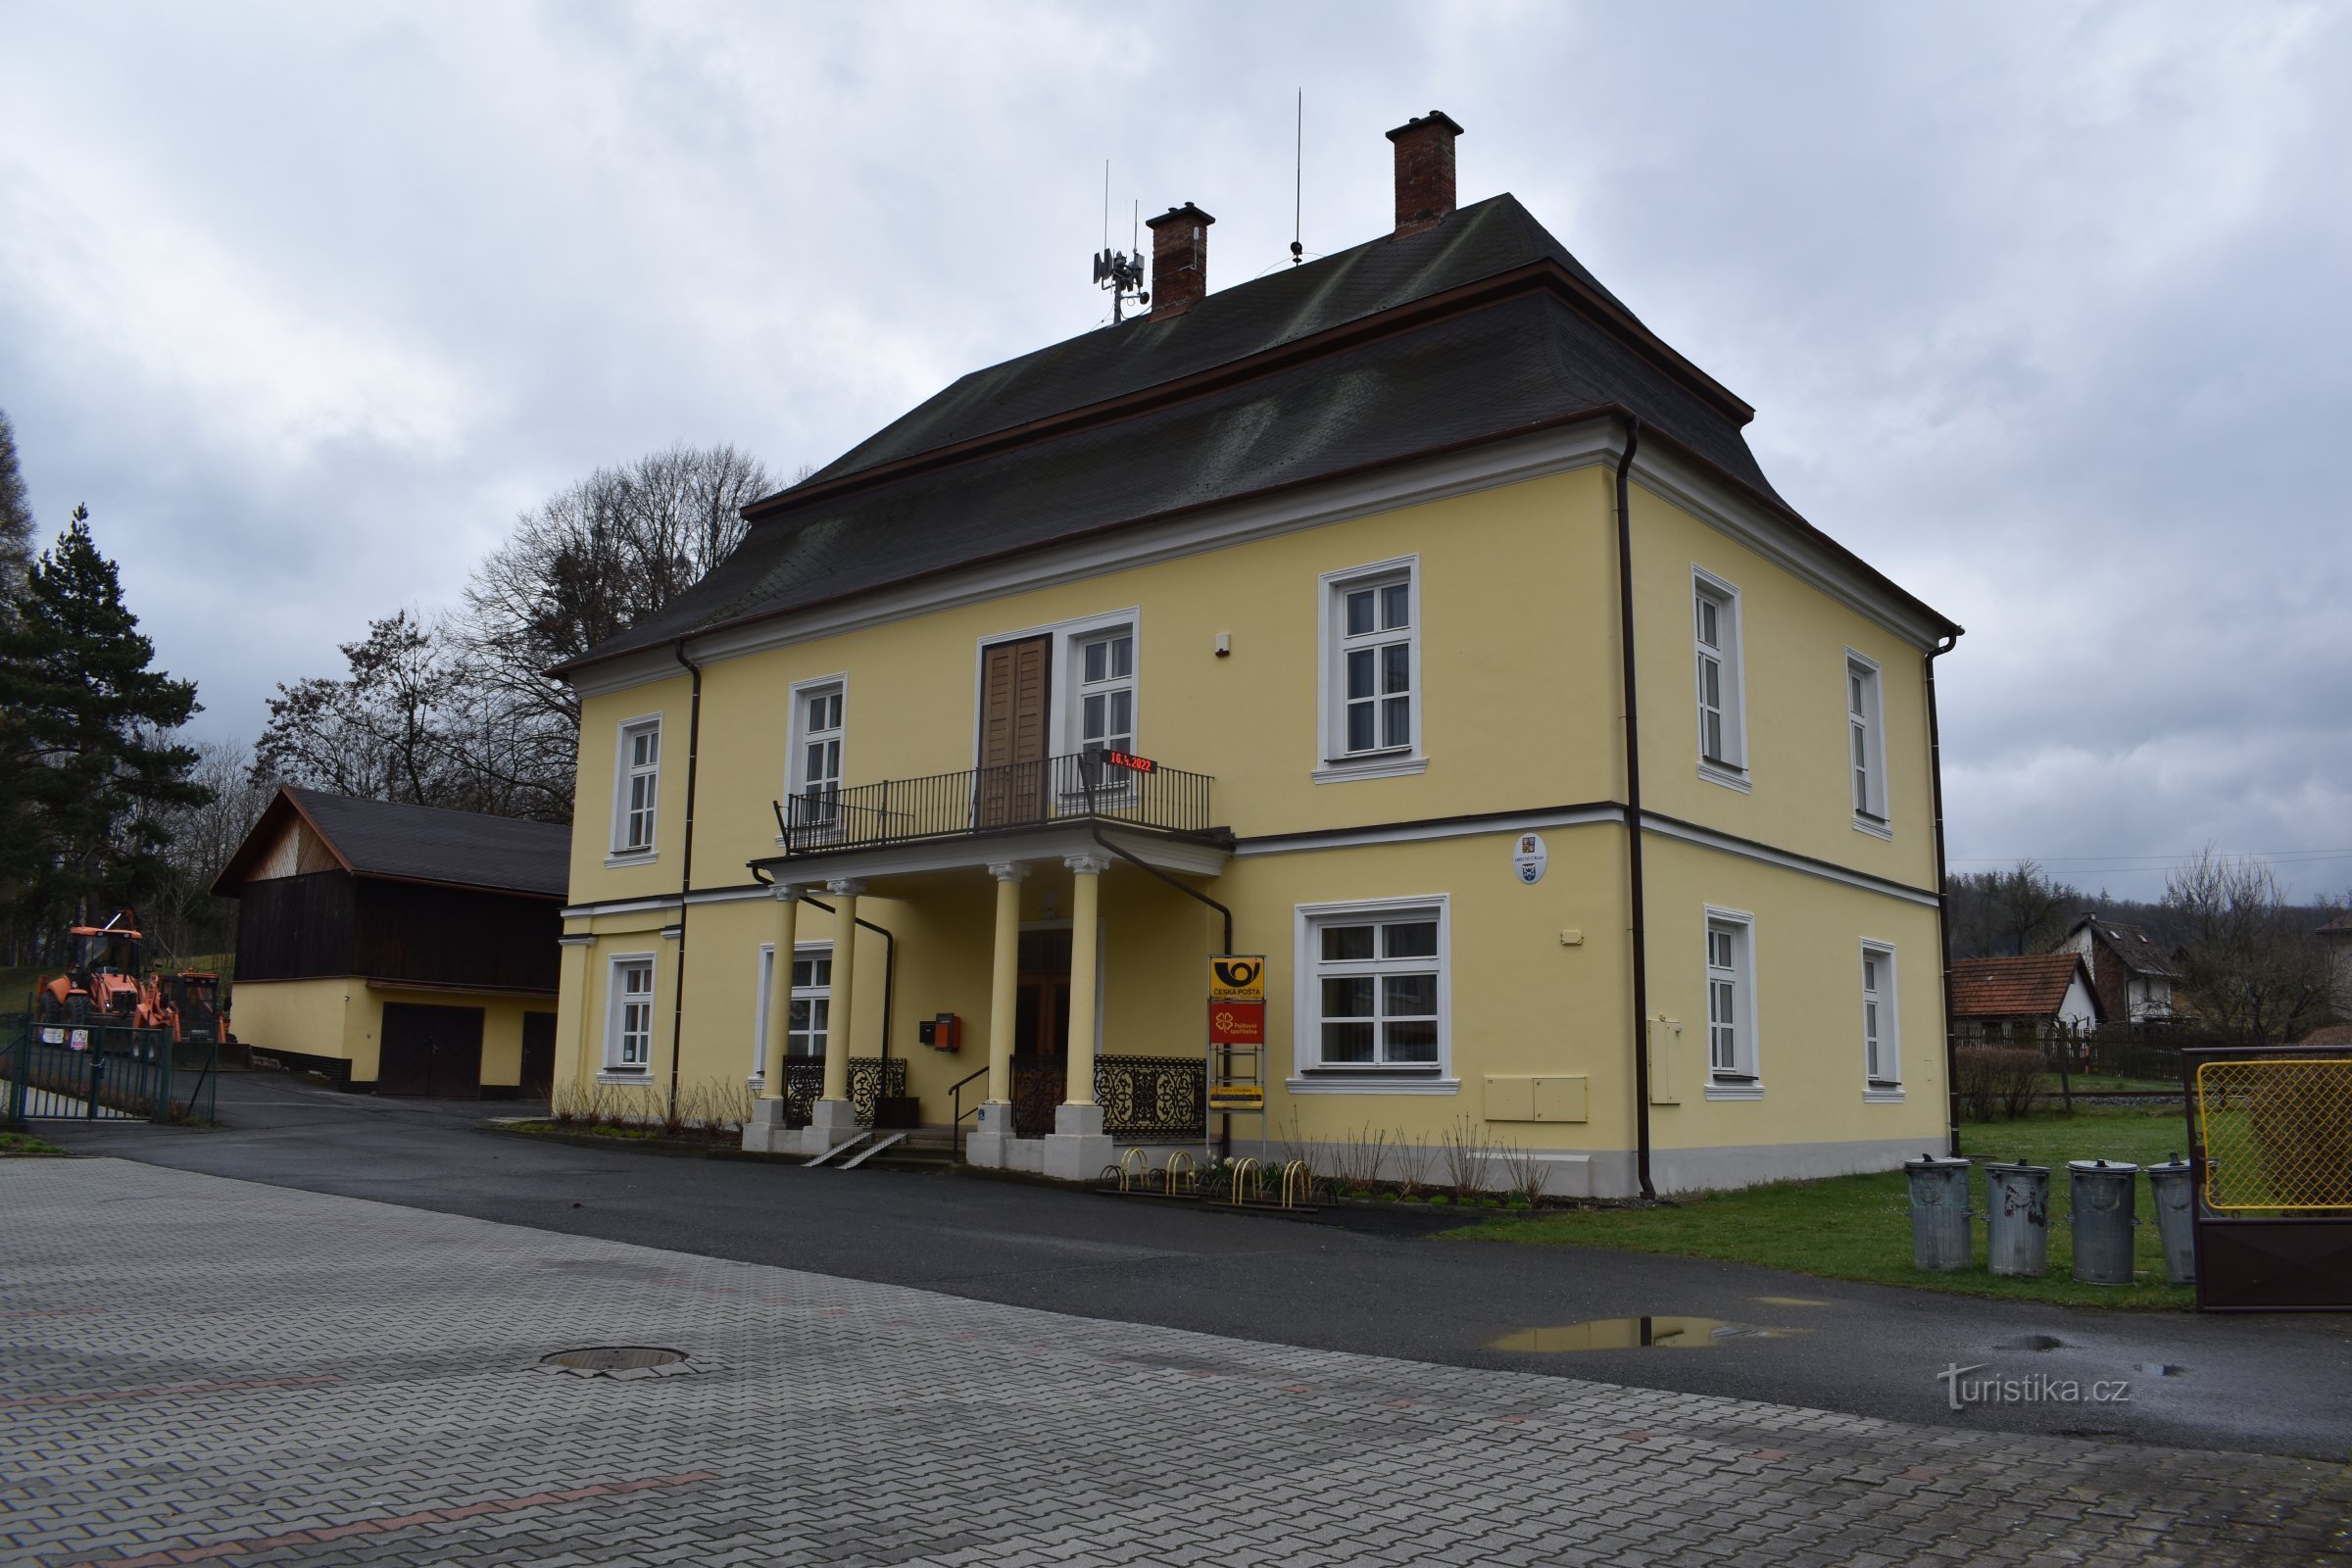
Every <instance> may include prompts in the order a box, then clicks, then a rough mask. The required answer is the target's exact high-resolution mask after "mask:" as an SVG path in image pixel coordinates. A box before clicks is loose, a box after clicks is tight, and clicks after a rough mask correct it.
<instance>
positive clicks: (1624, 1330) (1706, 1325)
mask: <svg viewBox="0 0 2352 1568" xmlns="http://www.w3.org/2000/svg"><path fill="white" fill-rule="evenodd" d="M1809 1332H1810V1331H1809V1330H1806V1329H1777V1328H1763V1327H1759V1326H1758V1325H1756V1324H1753V1323H1727V1322H1725V1321H1724V1320H1723V1319H1721V1318H1714V1317H1597V1318H1593V1319H1592V1320H1591V1321H1589V1322H1584V1323H1562V1324H1560V1325H1559V1326H1558V1327H1556V1328H1545V1329H1520V1330H1518V1331H1516V1332H1514V1333H1510V1334H1505V1335H1503V1336H1502V1337H1501V1338H1500V1339H1495V1340H1489V1341H1488V1342H1487V1348H1488V1349H1490V1350H1520V1351H1526V1352H1531V1353H1534V1354H1538V1355H1550V1354H1554V1353H1557V1352H1560V1351H1566V1350H1639V1349H1670V1350H1704V1349H1711V1348H1714V1347H1716V1346H1719V1345H1737V1344H1740V1343H1741V1342H1744V1341H1748V1340H1780V1339H1787V1338H1789V1336H1791V1335H1796V1334H1804V1333H1809Z"/></svg>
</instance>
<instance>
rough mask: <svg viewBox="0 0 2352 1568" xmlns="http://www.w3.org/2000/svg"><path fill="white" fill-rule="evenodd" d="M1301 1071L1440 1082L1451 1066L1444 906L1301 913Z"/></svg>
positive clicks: (1383, 905) (1327, 908)
mask: <svg viewBox="0 0 2352 1568" xmlns="http://www.w3.org/2000/svg"><path fill="white" fill-rule="evenodd" d="M1299 916H1300V929H1299V947H1300V950H1301V958H1302V963H1301V968H1300V974H1299V1031H1298V1041H1299V1066H1300V1068H1301V1069H1302V1070H1305V1071H1309V1072H1313V1071H1318V1070H1319V1071H1324V1072H1366V1073H1379V1074H1398V1075H1408V1076H1410V1075H1418V1076H1421V1077H1434V1076H1437V1075H1439V1074H1440V1073H1442V1072H1443V1070H1444V1068H1445V1065H1446V908H1445V906H1444V904H1443V903H1442V902H1439V903H1430V902H1424V901H1398V902H1389V901H1384V902H1380V903H1374V904H1356V905H1320V906H1309V907H1302V908H1301V909H1300V911H1299Z"/></svg>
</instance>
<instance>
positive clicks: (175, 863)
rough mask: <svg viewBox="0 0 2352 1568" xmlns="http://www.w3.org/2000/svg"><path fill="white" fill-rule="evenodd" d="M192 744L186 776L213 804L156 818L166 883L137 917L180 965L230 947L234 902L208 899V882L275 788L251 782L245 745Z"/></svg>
mask: <svg viewBox="0 0 2352 1568" xmlns="http://www.w3.org/2000/svg"><path fill="white" fill-rule="evenodd" d="M192 744H193V745H194V747H195V751H196V766H195V768H194V769H193V771H191V772H190V773H189V775H188V776H189V778H190V779H191V780H192V781H193V782H194V783H197V784H200V785H202V786H203V787H204V788H205V789H207V790H209V791H211V792H212V799H210V800H209V801H206V802H203V803H202V804H200V805H193V806H188V805H182V806H174V807H171V808H169V809H166V810H164V811H162V812H161V813H159V815H160V825H161V827H162V828H163V830H164V832H165V834H166V835H167V838H168V843H167V845H166V848H165V850H164V858H165V860H166V862H167V863H168V864H169V865H170V866H171V868H172V880H171V883H170V885H169V887H167V888H166V890H165V891H164V893H163V894H162V896H161V897H160V898H158V899H157V900H156V901H155V907H153V908H152V909H149V910H143V911H141V912H142V914H143V916H144V917H145V919H146V921H147V929H148V932H149V934H150V935H152V936H154V937H155V938H156V939H157V946H158V950H159V952H160V953H162V954H164V955H167V956H171V957H172V958H179V959H184V958H189V957H193V956H196V955H199V954H214V953H221V952H225V951H227V950H228V949H229V948H231V947H233V946H234V945H235V943H236V934H237V906H236V901H235V900H233V899H216V898H214V897H213V894H212V887H213V879H214V878H215V877H217V876H219V875H220V874H221V867H222V866H224V865H226V864H228V858H229V857H230V856H231V855H234V854H235V853H236V850H237V846H238V845H239V844H241V843H243V842H244V840H245V835H246V834H247V833H249V832H251V831H252V830H253V825H254V823H255V822H257V821H259V820H260V819H261V814H262V811H263V809H264V808H266V807H267V806H269V804H270V796H271V795H273V794H275V793H276V789H277V786H276V784H275V783H274V782H271V781H270V780H267V779H263V778H259V777H257V776H255V773H254V767H253V748H252V747H250V746H248V745H246V744H245V743H244V742H243V741H233V740H232V741H196V742H194V743H192Z"/></svg>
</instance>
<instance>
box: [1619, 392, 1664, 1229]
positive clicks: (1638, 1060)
mask: <svg viewBox="0 0 2352 1568" xmlns="http://www.w3.org/2000/svg"><path fill="white" fill-rule="evenodd" d="M1641 449H1642V418H1641V416H1639V415H1635V414H1628V415H1627V416H1625V451H1624V452H1623V454H1621V455H1620V456H1619V457H1618V459H1617V642H1618V650H1619V652H1618V662H1619V664H1620V665H1621V666H1622V667H1623V669H1624V672H1625V855H1626V888H1627V893H1628V899H1629V904H1630V909H1629V913H1630V915H1631V919H1632V926H1633V943H1634V1179H1635V1181H1636V1182H1637V1183H1639V1184H1640V1187H1641V1190H1642V1197H1643V1198H1655V1197H1657V1196H1658V1194H1657V1189H1656V1188H1655V1187H1653V1186H1651V1185H1650V1180H1649V927H1648V922H1647V920H1646V918H1645V915H1644V911H1643V909H1642V707H1641V702H1640V692H1639V688H1638V685H1637V682H1636V680H1635V672H1634V520H1633V474H1634V454H1635V453H1636V452H1639V451H1640V450H1641Z"/></svg>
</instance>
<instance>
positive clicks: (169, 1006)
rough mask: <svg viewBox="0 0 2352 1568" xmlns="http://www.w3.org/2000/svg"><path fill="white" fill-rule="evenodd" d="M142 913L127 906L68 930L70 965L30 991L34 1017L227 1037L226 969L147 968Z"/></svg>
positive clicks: (182, 1036) (186, 1036) (180, 1036)
mask: <svg viewBox="0 0 2352 1568" xmlns="http://www.w3.org/2000/svg"><path fill="white" fill-rule="evenodd" d="M137 921H138V915H137V913H136V912H135V911H133V910H130V909H121V910H117V911H116V913H115V915H114V917H113V918H112V919H110V920H108V921H107V922H106V924H104V925H96V926H92V925H77V926H73V927H72V928H71V929H70V930H68V931H67V933H66V939H67V943H66V946H67V967H66V971H65V972H64V973H63V974H60V975H56V976H48V975H44V976H42V977H41V983H40V985H39V987H38V988H37V989H36V990H35V991H34V992H33V994H32V1006H33V1017H34V1019H35V1020H36V1021H37V1022H40V1023H79V1024H88V1023H99V1024H116V1025H127V1026H128V1027H131V1028H134V1029H169V1030H171V1031H172V1039H173V1040H211V1041H222V1040H225V1039H227V1038H228V1014H227V1013H226V1012H225V1011H223V1010H222V1009H221V1005H220V1002H221V977H220V976H219V975H217V974H203V973H198V972H197V971H194V970H187V971H183V972H181V973H179V974H172V975H152V974H149V973H147V939H146V938H145V937H144V936H143V935H141V934H140V932H139V930H138V927H137Z"/></svg>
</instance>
